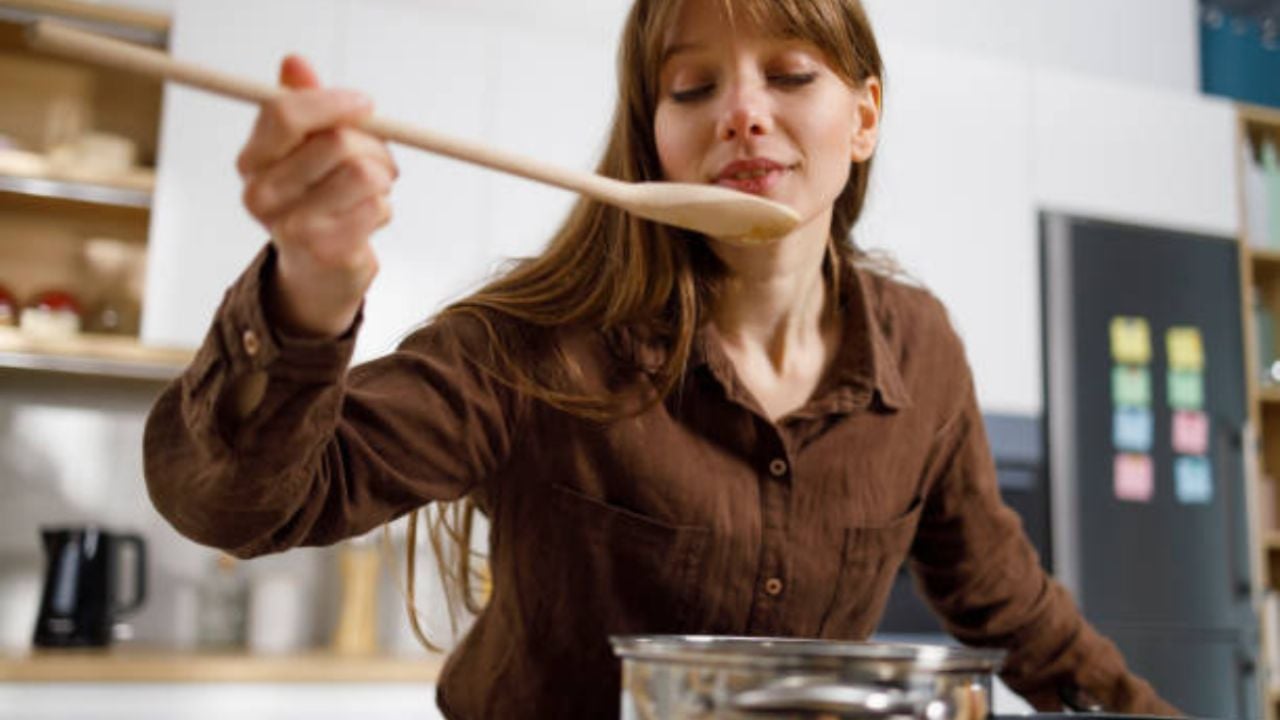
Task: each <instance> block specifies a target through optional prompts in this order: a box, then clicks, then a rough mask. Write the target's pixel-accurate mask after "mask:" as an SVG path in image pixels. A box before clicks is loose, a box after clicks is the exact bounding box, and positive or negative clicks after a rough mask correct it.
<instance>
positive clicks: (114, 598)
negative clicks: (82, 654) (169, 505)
mask: <svg viewBox="0 0 1280 720" xmlns="http://www.w3.org/2000/svg"><path fill="white" fill-rule="evenodd" d="M40 534H41V535H42V536H43V538H44V552H45V575H44V594H43V596H42V598H41V600H40V615H39V617H38V618H37V619H36V630H35V636H34V638H33V643H34V644H35V645H36V646H37V647H87V646H94V647H101V646H105V645H109V644H110V643H111V627H112V625H114V624H115V621H116V619H117V618H118V617H119V616H121V615H124V614H126V613H130V612H133V611H135V610H137V609H138V608H140V607H142V603H143V601H144V600H145V599H146V595H147V582H146V578H147V546H146V542H145V541H144V540H143V539H142V538H141V537H140V536H138V535H132V534H121V533H110V532H107V531H105V530H103V529H102V528H98V527H92V526H90V527H64V528H42V529H41V531H40ZM125 548H132V549H133V550H134V552H133V558H134V566H133V573H132V578H133V592H132V597H131V598H129V599H128V600H122V599H121V597H120V590H121V588H120V584H121V583H120V578H121V576H122V571H123V569H124V567H125V566H124V564H123V563H122V562H121V558H122V557H123V556H124V553H123V550H124V549H125Z"/></svg>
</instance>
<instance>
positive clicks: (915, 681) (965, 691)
mask: <svg viewBox="0 0 1280 720" xmlns="http://www.w3.org/2000/svg"><path fill="white" fill-rule="evenodd" d="M610 641H611V642H612V643H613V650H614V653H615V654H617V655H618V656H619V657H621V658H622V718H623V720H701V719H704V718H705V719H712V718H714V719H715V720H765V719H773V720H779V719H782V718H787V719H794V720H818V719H822V720H827V719H836V718H839V719H841V720H855V719H856V720H869V719H871V718H875V719H877V720H886V719H891V720H982V719H985V718H987V717H989V712H990V709H991V684H992V675H993V673H994V672H995V671H996V670H997V669H998V668H999V667H1000V663H1001V662H1002V660H1003V659H1004V652H1003V651H998V650H977V649H970V648H959V647H944V646H937V645H902V644H896V643H894V644H890V643H871V642H828V641H822V640H795V639H782V638H741V637H712V636H688V635H684V636H681V635H647V636H620V637H613V638H610Z"/></svg>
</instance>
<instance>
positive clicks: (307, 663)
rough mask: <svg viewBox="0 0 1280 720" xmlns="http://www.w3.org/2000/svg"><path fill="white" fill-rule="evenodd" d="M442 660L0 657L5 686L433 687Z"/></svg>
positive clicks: (125, 653)
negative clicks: (230, 685)
mask: <svg viewBox="0 0 1280 720" xmlns="http://www.w3.org/2000/svg"><path fill="white" fill-rule="evenodd" d="M443 664H444V659H443V657H442V656H436V655H422V656H414V657H394V656H383V655H379V656H369V657H359V656H342V655H334V654H331V653H323V652H316V653H307V654H301V655H250V654H242V653H203V652H186V653H184V652H176V651H166V650H146V649H132V648H131V649H110V650H91V649H74V650H71V649H69V650H35V651H31V652H28V653H21V654H13V653H10V654H4V655H0V683H5V682H50V683H57V682H102V683H131V682H137V683H224V682H225V683H335V682H353V683H419V682H420V683H428V684H429V683H434V682H435V680H436V677H437V676H438V675H439V673H440V668H441V667H442V666H443Z"/></svg>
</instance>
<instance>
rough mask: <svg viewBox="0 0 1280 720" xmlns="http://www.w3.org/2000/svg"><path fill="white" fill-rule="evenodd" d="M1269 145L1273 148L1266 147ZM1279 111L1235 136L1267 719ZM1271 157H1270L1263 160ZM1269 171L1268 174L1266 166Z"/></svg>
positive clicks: (1279, 418)
mask: <svg viewBox="0 0 1280 720" xmlns="http://www.w3.org/2000/svg"><path fill="white" fill-rule="evenodd" d="M1268 146H1270V149H1267V147H1268ZM1276 153H1280V111H1275V110H1263V109H1260V108H1251V107H1242V108H1241V109H1240V111H1239V121H1238V132H1237V168H1238V171H1237V172H1238V177H1239V180H1240V182H1239V186H1240V188H1241V192H1240V227H1241V234H1240V258H1241V273H1240V274H1241V280H1242V282H1241V287H1242V290H1243V294H1244V297H1243V308H1244V325H1245V338H1246V343H1247V352H1246V363H1245V365H1246V371H1247V374H1248V381H1247V388H1248V397H1249V419H1250V422H1251V424H1252V426H1253V428H1255V431H1256V443H1255V446H1254V447H1255V450H1256V452H1255V453H1254V455H1255V460H1254V462H1253V466H1254V467H1253V468H1252V470H1253V472H1252V473H1251V474H1250V477H1251V480H1252V487H1251V488H1250V491H1251V492H1250V497H1251V498H1252V499H1253V502H1251V509H1252V512H1251V524H1252V526H1253V527H1254V528H1255V533H1254V536H1255V542H1254V543H1253V545H1254V547H1255V551H1254V552H1255V558H1254V561H1255V562H1254V568H1255V573H1257V575H1258V577H1259V578H1260V579H1261V580H1260V582H1259V583H1258V585H1259V586H1260V588H1261V591H1262V592H1261V598H1260V603H1261V606H1262V612H1261V613H1260V615H1261V618H1260V620H1261V633H1262V647H1263V650H1264V652H1263V668H1262V670H1263V674H1262V677H1263V679H1264V685H1265V687H1266V688H1267V691H1266V694H1267V702H1266V718H1267V720H1275V718H1276V717H1278V716H1280V712H1278V711H1280V527H1278V525H1277V520H1276V518H1277V512H1278V511H1280V508H1278V507H1277V494H1276V483H1277V481H1278V480H1280V364H1277V360H1280V350H1278V349H1277V348H1278V347H1280V346H1277V344H1276V338H1278V337H1280V334H1278V331H1280V172H1277V171H1276V165H1275V162H1274V158H1275V154H1276ZM1268 155H1270V158H1269V159H1268V158H1267V156H1268ZM1268 166H1269V169H1268Z"/></svg>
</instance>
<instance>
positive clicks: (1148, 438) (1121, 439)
mask: <svg viewBox="0 0 1280 720" xmlns="http://www.w3.org/2000/svg"><path fill="white" fill-rule="evenodd" d="M1154 426H1155V422H1154V421H1153V420H1152V418H1151V410H1150V409H1149V408H1137V407H1118V408H1116V411H1115V414H1114V416H1113V417H1112V426H1111V439H1112V442H1113V443H1114V444H1115V446H1116V449H1117V450H1122V451H1124V452H1137V453H1145V452H1151V442H1152V438H1153V436H1154V435H1155V430H1154Z"/></svg>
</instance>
